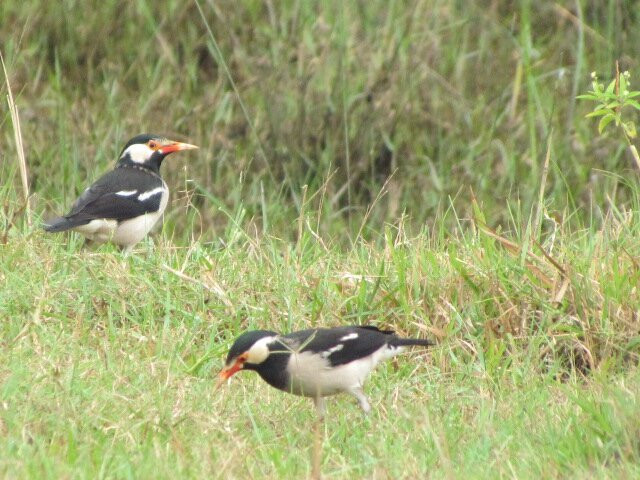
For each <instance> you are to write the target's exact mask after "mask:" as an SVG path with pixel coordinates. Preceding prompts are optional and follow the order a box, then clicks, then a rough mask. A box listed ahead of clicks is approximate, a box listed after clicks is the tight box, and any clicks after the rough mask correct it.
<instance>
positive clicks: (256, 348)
mask: <svg viewBox="0 0 640 480" xmlns="http://www.w3.org/2000/svg"><path fill="white" fill-rule="evenodd" d="M429 345H434V343H433V342H431V341H429V340H419V339H413V338H400V337H398V336H397V335H396V334H395V333H394V332H393V331H389V330H380V329H378V328H377V327H372V326H363V327H359V326H350V327H336V328H314V329H310V330H302V331H299V332H293V333H290V334H288V335H278V334H277V333H276V332H271V331H267V330H253V331H249V332H245V333H243V334H242V335H240V336H239V337H238V338H237V339H236V341H235V342H234V343H233V345H232V346H231V349H230V350H229V354H228V356H227V361H226V365H225V367H224V368H223V369H222V371H221V372H220V374H219V380H218V385H217V387H216V388H218V387H220V386H221V385H222V383H224V381H225V380H227V379H228V378H229V377H231V376H232V375H233V374H235V373H236V372H238V371H239V370H255V371H256V372H258V375H260V376H261V377H262V379H263V380H264V381H266V382H267V383H268V384H269V385H271V386H273V387H275V388H278V389H280V390H283V391H285V392H289V393H293V394H295V395H302V396H305V397H311V398H313V399H314V402H315V405H316V408H317V409H318V412H319V413H320V415H321V416H322V415H324V411H325V401H324V398H323V397H326V396H328V395H334V394H336V393H341V392H345V393H348V394H350V395H352V396H354V397H355V398H356V399H357V400H358V403H359V404H360V407H361V408H362V410H364V412H365V413H368V412H369V411H370V410H371V406H370V405H369V401H368V400H367V397H366V396H365V394H364V392H363V390H362V387H363V385H364V381H365V379H366V378H367V376H368V375H369V373H370V372H371V371H372V370H373V369H374V368H375V366H376V365H377V364H378V362H380V361H381V360H386V359H389V358H391V357H393V356H395V355H397V354H398V353H400V352H402V351H404V350H405V348H406V347H409V346H423V347H426V346H429Z"/></svg>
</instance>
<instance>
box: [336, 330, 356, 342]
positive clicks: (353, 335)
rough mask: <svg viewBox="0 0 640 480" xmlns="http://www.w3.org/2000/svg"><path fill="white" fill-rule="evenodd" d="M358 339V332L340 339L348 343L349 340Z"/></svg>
mask: <svg viewBox="0 0 640 480" xmlns="http://www.w3.org/2000/svg"><path fill="white" fill-rule="evenodd" d="M356 338H358V334H357V333H356V332H353V333H349V334H347V335H345V336H344V337H342V338H341V339H340V341H341V342H346V341H347V340H355V339H356Z"/></svg>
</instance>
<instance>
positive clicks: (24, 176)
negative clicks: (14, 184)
mask: <svg viewBox="0 0 640 480" xmlns="http://www.w3.org/2000/svg"><path fill="white" fill-rule="evenodd" d="M0 63H2V70H3V72H4V81H5V83H6V84H7V103H8V104H9V112H10V113H11V123H12V125H13V136H14V138H15V140H16V151H17V153H18V164H19V166H20V178H21V180H22V193H23V196H24V203H25V208H26V213H27V223H28V224H29V226H31V206H30V205H29V173H28V171H27V159H26V157H25V155H24V147H23V143H22V131H21V130H20V116H19V115H18V107H17V105H16V104H15V101H14V100H13V93H11V83H10V82H9V74H8V73H7V67H6V66H5V64H4V57H3V56H2V52H0Z"/></svg>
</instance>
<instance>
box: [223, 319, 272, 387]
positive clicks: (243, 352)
mask: <svg viewBox="0 0 640 480" xmlns="http://www.w3.org/2000/svg"><path fill="white" fill-rule="evenodd" d="M277 337H278V334H277V333H276V332H271V331H268V330H251V331H249V332H245V333H243V334H242V335H240V336H239V337H238V338H237V339H236V341H235V342H233V345H232V346H231V349H229V354H228V355H227V361H226V363H225V366H224V368H223V369H222V371H221V372H220V374H219V376H218V377H219V379H218V385H217V387H219V386H220V385H222V383H224V381H225V380H227V379H228V378H230V377H231V376H232V375H233V374H235V373H236V372H238V371H240V370H242V369H245V368H246V369H249V370H253V369H255V367H256V366H258V365H260V364H261V363H263V362H264V361H265V360H267V358H269V354H270V353H271V352H270V350H269V345H270V344H271V343H273V342H274V341H275V340H276V339H277ZM217 387H216V388H217Z"/></svg>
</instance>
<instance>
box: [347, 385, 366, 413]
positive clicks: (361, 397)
mask: <svg viewBox="0 0 640 480" xmlns="http://www.w3.org/2000/svg"><path fill="white" fill-rule="evenodd" d="M348 393H349V394H350V395H352V396H354V397H355V398H356V400H358V403H359V404H360V408H362V410H363V411H364V413H369V412H370V411H371V405H370V404H369V400H368V399H367V396H366V395H365V394H364V392H363V391H362V387H356V388H352V389H351V390H349V391H348Z"/></svg>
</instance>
